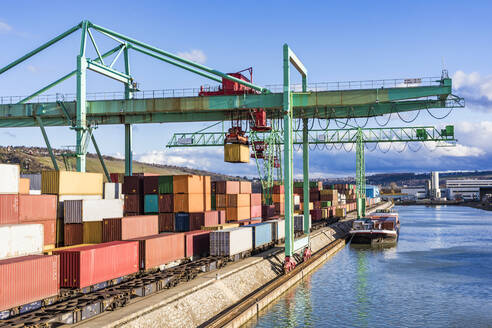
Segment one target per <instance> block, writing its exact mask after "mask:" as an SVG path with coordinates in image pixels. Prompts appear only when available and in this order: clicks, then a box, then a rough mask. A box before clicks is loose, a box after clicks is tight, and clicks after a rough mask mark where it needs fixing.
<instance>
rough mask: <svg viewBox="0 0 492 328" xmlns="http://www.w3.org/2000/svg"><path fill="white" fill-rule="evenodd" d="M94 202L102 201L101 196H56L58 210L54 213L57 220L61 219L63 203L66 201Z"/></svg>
mask: <svg viewBox="0 0 492 328" xmlns="http://www.w3.org/2000/svg"><path fill="white" fill-rule="evenodd" d="M89 199H91V200H95V199H102V195H60V196H58V210H57V211H56V213H57V214H56V217H57V218H63V216H64V214H63V212H64V206H63V205H64V202H65V201H66V200H89Z"/></svg>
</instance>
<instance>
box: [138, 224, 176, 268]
mask: <svg viewBox="0 0 492 328" xmlns="http://www.w3.org/2000/svg"><path fill="white" fill-rule="evenodd" d="M183 236H184V235H183V233H163V234H160V235H155V236H148V237H143V238H136V239H132V240H134V241H138V243H139V247H138V248H139V251H138V254H139V256H138V257H139V266H140V269H142V270H148V269H152V268H155V267H158V266H160V265H163V264H167V263H170V262H174V261H177V260H181V259H183V258H184V257H185V245H184V237H183Z"/></svg>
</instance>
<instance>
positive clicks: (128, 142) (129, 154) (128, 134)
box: [123, 45, 133, 176]
mask: <svg viewBox="0 0 492 328" xmlns="http://www.w3.org/2000/svg"><path fill="white" fill-rule="evenodd" d="M123 55H124V59H125V73H126V74H127V75H130V58H129V56H128V47H127V46H126V45H125V49H124V50H123ZM130 87H131V86H129V85H128V84H125V99H132V98H133V92H132V89H131V88H130ZM132 174H133V150H132V125H131V124H125V175H127V176H129V175H132Z"/></svg>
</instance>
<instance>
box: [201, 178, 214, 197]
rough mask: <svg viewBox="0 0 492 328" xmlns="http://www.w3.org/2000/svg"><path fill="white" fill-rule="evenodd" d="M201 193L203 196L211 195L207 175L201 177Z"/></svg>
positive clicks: (210, 185)
mask: <svg viewBox="0 0 492 328" xmlns="http://www.w3.org/2000/svg"><path fill="white" fill-rule="evenodd" d="M203 193H204V194H210V193H212V182H210V176H209V175H204V176H203Z"/></svg>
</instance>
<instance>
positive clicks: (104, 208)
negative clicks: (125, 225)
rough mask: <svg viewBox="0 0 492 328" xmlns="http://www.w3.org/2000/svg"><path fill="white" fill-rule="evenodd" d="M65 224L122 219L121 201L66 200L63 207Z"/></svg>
mask: <svg viewBox="0 0 492 328" xmlns="http://www.w3.org/2000/svg"><path fill="white" fill-rule="evenodd" d="M64 214H65V217H64V218H65V223H80V222H90V221H102V220H103V219H111V218H121V217H123V200H121V199H86V200H67V201H65V205H64Z"/></svg>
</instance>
